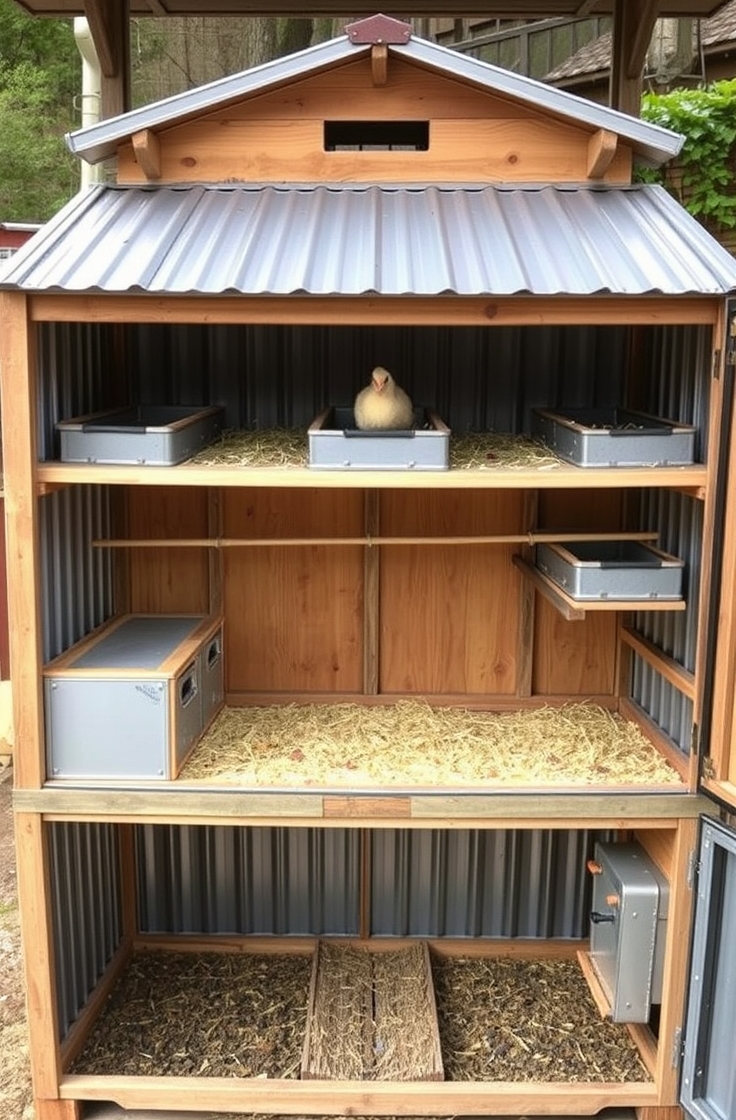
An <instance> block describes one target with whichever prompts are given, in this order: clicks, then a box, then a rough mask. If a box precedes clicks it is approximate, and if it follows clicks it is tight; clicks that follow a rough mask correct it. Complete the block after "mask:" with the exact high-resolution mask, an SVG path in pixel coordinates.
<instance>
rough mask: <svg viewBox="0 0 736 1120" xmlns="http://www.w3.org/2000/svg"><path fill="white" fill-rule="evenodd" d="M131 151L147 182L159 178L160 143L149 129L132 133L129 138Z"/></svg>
mask: <svg viewBox="0 0 736 1120" xmlns="http://www.w3.org/2000/svg"><path fill="white" fill-rule="evenodd" d="M131 140H132V144H133V151H134V152H135V158H136V160H137V162H138V166H139V167H140V169H141V171H142V172H143V174H144V175H145V176H146V178H147V179H149V180H154V179H160V178H161V143H160V141H159V138H158V136H157V135H156V133H155V132H153V131H152V130H151V129H150V128H143V129H141V131H140V132H134V133H133V136H132V137H131Z"/></svg>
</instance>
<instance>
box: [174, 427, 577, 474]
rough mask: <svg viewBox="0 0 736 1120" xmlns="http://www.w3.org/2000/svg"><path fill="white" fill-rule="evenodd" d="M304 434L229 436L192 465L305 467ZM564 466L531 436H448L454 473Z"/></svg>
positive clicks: (196, 457) (280, 432)
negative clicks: (455, 471) (460, 471)
mask: <svg viewBox="0 0 736 1120" xmlns="http://www.w3.org/2000/svg"><path fill="white" fill-rule="evenodd" d="M308 462H309V449H308V437H307V432H306V430H305V429H304V428H270V429H257V430H255V431H239V430H229V431H226V432H223V433H222V435H221V436H220V437H219V438H218V439H217V440H215V442H214V443H211V444H209V445H208V446H207V447H204V448H202V450H201V451H198V452H197V454H196V455H194V456H193V457H192V458H191V459H190V460H189V463H190V464H192V465H193V466H199V467H264V468H266V467H285V468H289V467H306V466H307V465H308ZM559 466H561V463H560V460H559V459H558V458H557V456H556V455H554V454H553V453H552V452H551V451H550V450H549V448H547V447H545V446H544V445H543V444H541V443H538V442H537V441H536V440H533V439H531V438H530V437H529V436H516V435H511V434H509V433H505V432H472V433H468V434H465V435H457V436H456V435H454V434H452V435H451V436H450V467H451V469H453V470H484V471H485V470H501V469H506V470H550V469H553V468H555V467H559Z"/></svg>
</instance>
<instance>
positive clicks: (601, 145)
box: [587, 128, 618, 179]
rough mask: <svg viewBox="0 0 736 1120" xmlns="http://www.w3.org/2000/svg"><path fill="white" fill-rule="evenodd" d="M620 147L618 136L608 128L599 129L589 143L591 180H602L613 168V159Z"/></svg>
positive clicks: (588, 169)
mask: <svg viewBox="0 0 736 1120" xmlns="http://www.w3.org/2000/svg"><path fill="white" fill-rule="evenodd" d="M617 147H618V136H617V135H616V133H615V132H609V131H608V129H606V128H599V129H598V131H597V132H594V133H593V135H592V136H591V138H590V140H589V141H588V167H587V175H588V178H589V179H602V178H603V176H604V175H605V173H606V171H607V170H608V168H609V167H610V166H611V162H612V160H613V157H614V156H615V155H616V149H617Z"/></svg>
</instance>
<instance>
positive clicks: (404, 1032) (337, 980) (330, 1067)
mask: <svg viewBox="0 0 736 1120" xmlns="http://www.w3.org/2000/svg"><path fill="white" fill-rule="evenodd" d="M427 960H428V958H427V956H426V953H425V950H424V948H423V946H422V945H419V944H417V945H412V946H410V947H409V948H407V949H400V950H397V951H392V952H375V953H374V952H371V951H370V950H367V949H359V948H353V947H351V946H344V945H328V944H325V943H322V944H320V946H319V953H318V967H317V982H316V987H315V998H314V1007H313V1012H312V1017H311V1020H310V1024H309V1039H308V1051H307V1055H306V1060H305V1076H307V1077H316V1078H326V1079H329V1080H339V1081H355V1080H358V1081H421V1080H441V1078H442V1065H441V1061H440V1058H439V1040H438V1038H437V1034H436V1030H437V1027H436V1018H435V1014H434V1006H433V996H432V979H431V975H430V974H429V971H428V968H427Z"/></svg>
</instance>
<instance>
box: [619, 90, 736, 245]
mask: <svg viewBox="0 0 736 1120" xmlns="http://www.w3.org/2000/svg"><path fill="white" fill-rule="evenodd" d="M641 115H642V118H643V119H644V120H647V121H650V122H651V123H652V124H658V125H662V126H663V127H664V128H669V129H672V130H673V131H674V132H679V133H681V134H682V135H683V136H684V137H685V142H684V144H683V147H682V151H681V152H680V155H679V156H678V157H677V161H676V162H675V163H674V164H673V165H672V166H671V167H670V168H665V169H662V170H658V171H651V170H650V171H645V172H643V173H641V174H640V176H639V177H640V179H643V180H645V181H648V182H661V183H664V185H665V186H667V187H668V188H669V189H670V190H673V191H674V193H676V194H677V195H678V196H679V198H680V201H681V202H682V203H683V205H684V206H685V207H686V208H687V209H688V210H689V211H690V213H691V214H694V215H695V217H697V218H699V219H700V220H701V221H702V222H704V223H705V224H706V225H710V226H712V227H714V228H716V229H717V228H721V229H731V228H733V227H736V187H735V186H734V173H735V171H736V147H735V146H734V142H735V141H736V79H730V80H728V81H721V82H714V83H713V84H712V85H710V86H707V87H706V88H704V89H676V90H672V91H671V92H670V93H662V94H656V93H647V94H645V95H644V97H643V99H642V111H641ZM676 170H679V171H681V178H680V177H679V176H678V175H677V174H676V173H675V171H676Z"/></svg>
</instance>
